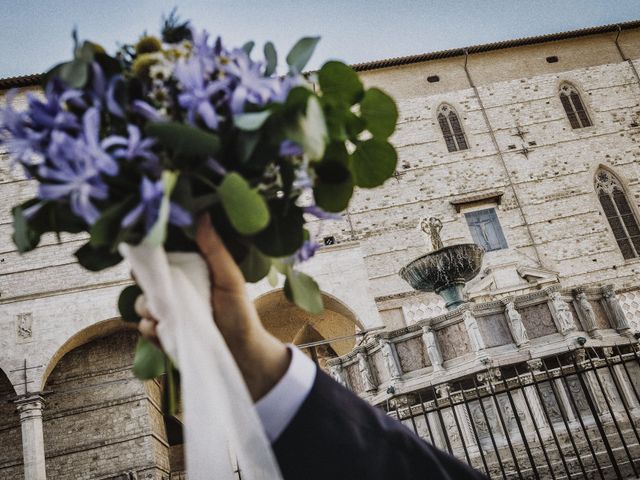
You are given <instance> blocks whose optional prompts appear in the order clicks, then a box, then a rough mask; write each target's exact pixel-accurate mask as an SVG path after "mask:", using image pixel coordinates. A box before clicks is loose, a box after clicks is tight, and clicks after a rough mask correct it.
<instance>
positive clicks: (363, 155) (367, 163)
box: [351, 138, 398, 188]
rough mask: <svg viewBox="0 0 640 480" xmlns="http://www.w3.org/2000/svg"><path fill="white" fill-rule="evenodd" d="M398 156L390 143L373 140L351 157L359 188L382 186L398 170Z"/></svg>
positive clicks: (365, 143) (361, 146) (352, 170)
mask: <svg viewBox="0 0 640 480" xmlns="http://www.w3.org/2000/svg"><path fill="white" fill-rule="evenodd" d="M397 161H398V154H397V153H396V150H395V149H394V148H393V146H391V144H390V143H388V142H385V141H383V140H378V139H375V138H372V139H370V140H367V141H366V142H363V143H361V144H360V145H358V148H356V151H355V152H353V154H352V155H351V172H352V173H353V178H354V180H355V184H356V185H358V186H359V187H364V188H373V187H377V186H378V185H382V184H383V183H384V182H385V180H387V179H388V178H390V177H391V176H392V175H393V173H394V172H395V170H396V163H397Z"/></svg>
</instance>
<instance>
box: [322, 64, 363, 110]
mask: <svg viewBox="0 0 640 480" xmlns="http://www.w3.org/2000/svg"><path fill="white" fill-rule="evenodd" d="M318 81H319V82H320V88H321V90H322V96H323V97H325V98H327V99H329V100H336V101H338V102H339V103H346V104H347V105H353V104H354V103H356V102H357V101H358V100H360V98H362V93H363V87H362V82H361V81H360V79H359V78H358V74H357V73H356V72H355V70H353V69H352V68H351V67H349V66H348V65H345V64H344V63H342V62H336V61H331V62H327V63H325V64H324V65H323V66H322V68H321V69H320V71H319V72H318Z"/></svg>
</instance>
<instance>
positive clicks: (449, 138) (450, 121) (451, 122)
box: [438, 105, 469, 152]
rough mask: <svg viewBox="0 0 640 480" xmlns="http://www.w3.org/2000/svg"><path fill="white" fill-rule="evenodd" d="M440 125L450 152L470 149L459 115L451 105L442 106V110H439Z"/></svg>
mask: <svg viewBox="0 0 640 480" xmlns="http://www.w3.org/2000/svg"><path fill="white" fill-rule="evenodd" d="M438 123H439V124H440V128H441V129H442V135H443V136H444V141H445V143H446V144H447V149H448V150H449V151H450V152H457V151H458V150H467V149H468V148H469V145H468V144H467V139H466V137H465V136H464V131H463V130H462V124H461V123H460V119H459V118H458V114H457V113H456V111H455V110H454V109H453V108H451V107H450V106H449V105H441V106H440V108H438Z"/></svg>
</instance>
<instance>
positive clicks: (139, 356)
mask: <svg viewBox="0 0 640 480" xmlns="http://www.w3.org/2000/svg"><path fill="white" fill-rule="evenodd" d="M164 357H165V354H164V353H162V350H160V349H159V348H158V347H156V346H155V345H154V344H153V343H151V342H150V341H149V340H147V339H146V338H144V337H140V338H139V339H138V344H137V345H136V354H135V357H134V358H133V374H134V375H135V376H136V377H137V378H139V379H140V380H151V379H153V378H156V377H159V376H160V375H162V374H163V373H165V360H164Z"/></svg>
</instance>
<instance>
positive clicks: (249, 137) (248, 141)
mask: <svg viewBox="0 0 640 480" xmlns="http://www.w3.org/2000/svg"><path fill="white" fill-rule="evenodd" d="M258 142H260V132H259V131H255V132H245V131H240V132H239V134H238V141H237V142H236V150H237V154H238V160H239V161H240V163H243V164H246V163H247V162H248V161H249V159H250V158H251V156H252V155H253V153H254V152H255V150H256V147H257V146H258Z"/></svg>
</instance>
